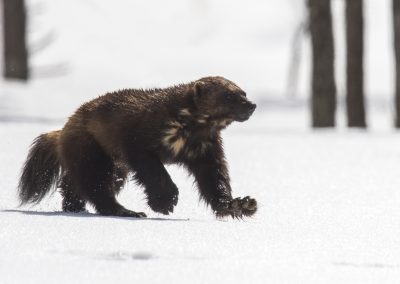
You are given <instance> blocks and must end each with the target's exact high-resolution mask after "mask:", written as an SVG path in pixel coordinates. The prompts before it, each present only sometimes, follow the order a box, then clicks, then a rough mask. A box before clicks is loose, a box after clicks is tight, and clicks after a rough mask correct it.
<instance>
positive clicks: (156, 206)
mask: <svg viewBox="0 0 400 284" xmlns="http://www.w3.org/2000/svg"><path fill="white" fill-rule="evenodd" d="M147 204H148V205H149V206H150V208H151V209H152V210H153V211H155V212H158V213H161V214H164V215H169V213H172V212H174V207H175V205H176V204H178V194H177V193H176V194H171V195H158V196H154V197H149V198H148V201H147Z"/></svg>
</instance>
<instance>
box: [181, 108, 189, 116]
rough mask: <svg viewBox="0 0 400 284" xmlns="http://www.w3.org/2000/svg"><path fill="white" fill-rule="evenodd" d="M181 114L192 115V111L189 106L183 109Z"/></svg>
mask: <svg viewBox="0 0 400 284" xmlns="http://www.w3.org/2000/svg"><path fill="white" fill-rule="evenodd" d="M179 114H180V115H183V116H190V115H191V114H190V111H189V110H188V109H187V108H184V109H181V110H180V112H179Z"/></svg>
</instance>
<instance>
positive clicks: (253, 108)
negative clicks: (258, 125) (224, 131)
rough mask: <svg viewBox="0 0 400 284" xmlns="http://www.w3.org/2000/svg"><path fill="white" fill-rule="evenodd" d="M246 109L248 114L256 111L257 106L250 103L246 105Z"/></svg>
mask: <svg viewBox="0 0 400 284" xmlns="http://www.w3.org/2000/svg"><path fill="white" fill-rule="evenodd" d="M247 107H248V108H249V113H253V112H254V110H255V109H256V107H257V105H256V104H252V103H250V104H248V106H247Z"/></svg>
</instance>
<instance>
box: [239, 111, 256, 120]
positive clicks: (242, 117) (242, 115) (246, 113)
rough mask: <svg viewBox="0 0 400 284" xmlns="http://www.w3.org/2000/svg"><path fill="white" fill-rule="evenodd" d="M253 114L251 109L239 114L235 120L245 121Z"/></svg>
mask: <svg viewBox="0 0 400 284" xmlns="http://www.w3.org/2000/svg"><path fill="white" fill-rule="evenodd" d="M253 112H254V109H251V110H250V111H247V112H245V113H242V114H239V115H238V116H237V118H236V119H235V120H236V121H238V122H243V121H246V120H248V119H249V118H250V116H251V115H252V114H253Z"/></svg>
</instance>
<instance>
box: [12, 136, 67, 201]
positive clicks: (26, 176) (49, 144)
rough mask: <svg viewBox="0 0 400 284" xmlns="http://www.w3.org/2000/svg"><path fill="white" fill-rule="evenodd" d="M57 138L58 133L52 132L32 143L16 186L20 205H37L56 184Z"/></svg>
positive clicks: (57, 172) (58, 164)
mask: <svg viewBox="0 0 400 284" xmlns="http://www.w3.org/2000/svg"><path fill="white" fill-rule="evenodd" d="M59 136H60V131H53V132H49V133H45V134H42V135H40V136H39V137H37V138H36V139H35V140H34V141H33V143H32V145H31V148H30V150H29V154H28V158H27V159H26V162H25V165H24V167H23V169H22V174H21V178H20V181H19V185H18V188H19V198H20V200H21V205H22V204H25V203H38V202H39V201H40V200H42V199H43V197H44V196H45V195H46V194H47V193H48V192H49V191H50V189H51V188H52V187H53V185H55V184H56V183H57V181H58V179H59V177H60V162H59V158H58V155H57V141H58V138H59Z"/></svg>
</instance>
